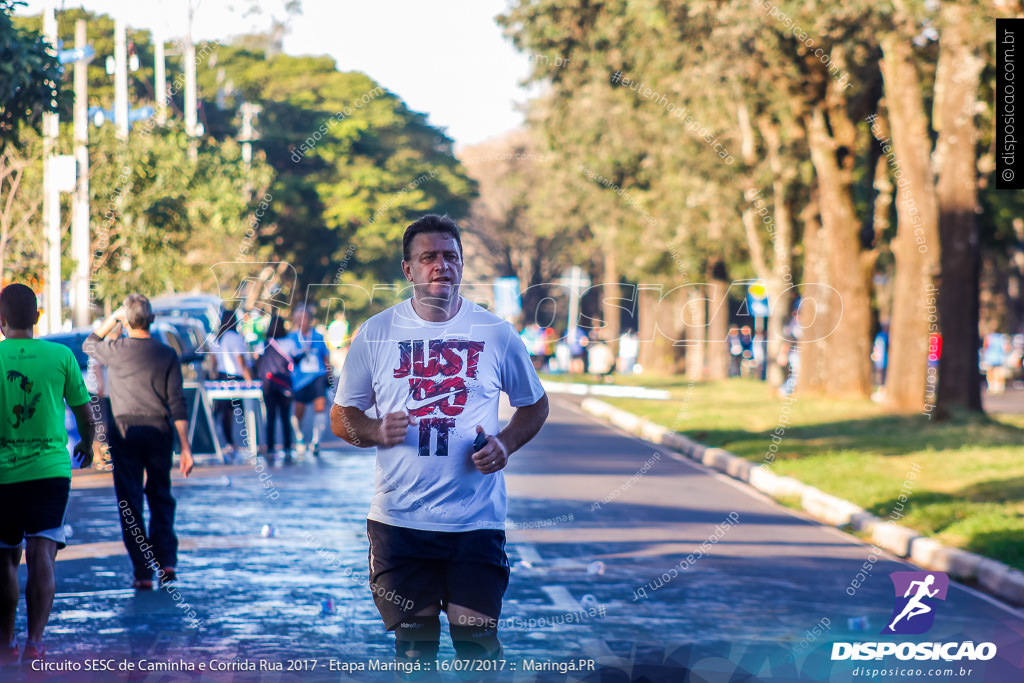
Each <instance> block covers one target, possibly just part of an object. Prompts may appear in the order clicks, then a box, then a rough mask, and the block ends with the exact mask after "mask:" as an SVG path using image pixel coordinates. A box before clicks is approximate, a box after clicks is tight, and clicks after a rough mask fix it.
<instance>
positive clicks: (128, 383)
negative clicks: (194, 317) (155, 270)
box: [82, 294, 192, 590]
mask: <svg viewBox="0 0 1024 683" xmlns="http://www.w3.org/2000/svg"><path fill="white" fill-rule="evenodd" d="M152 324H153V308H152V307H151V306H150V304H149V299H147V298H146V297H144V296H142V295H141V294H130V295H128V298H127V299H125V302H124V306H123V307H122V308H119V309H117V310H116V311H114V314H113V315H112V316H110V318H108V319H107V320H105V321H104V322H103V324H101V325H100V327H99V329H97V330H96V331H95V332H93V333H92V334H90V335H89V336H88V337H86V339H85V343H84V344H82V350H84V351H85V352H86V354H88V355H89V356H90V357H91V358H94V359H95V360H96V362H97V363H99V364H101V365H106V366H107V368H108V369H109V377H110V405H111V408H112V412H113V415H114V425H113V428H112V429H111V430H110V432H111V434H110V457H111V461H112V462H113V463H114V493H115V494H117V505H118V512H119V513H120V514H119V515H118V517H119V518H120V520H121V537H122V539H123V540H124V546H125V549H127V551H128V557H129V558H131V561H132V567H133V571H134V576H135V578H134V581H133V582H132V586H133V587H134V588H136V589H138V590H152V589H153V571H154V570H156V572H157V575H158V577H159V580H160V583H167V582H169V581H173V580H175V579H176V578H177V563H178V537H177V536H176V535H175V534H174V508H175V501H174V496H173V495H171V466H172V464H173V458H174V436H173V434H172V432H171V424H172V423H173V425H174V427H173V428H174V429H175V430H177V432H178V441H179V442H180V443H181V473H182V474H183V475H184V476H186V477H187V476H188V475H189V472H191V471H192V449H191V447H190V445H189V441H188V412H187V411H186V407H185V392H184V389H183V387H182V379H181V360H180V359H179V358H178V354H177V353H175V352H174V349H172V348H170V347H169V346H165V345H164V344H161V343H160V342H159V341H157V340H156V339H153V337H152V336H151V335H150V334H149V326H150V325H152ZM121 325H123V326H124V327H126V328H127V330H128V336H127V337H121V331H120V326H121ZM108 336H109V337H111V338H110V339H106V337H108ZM143 484H145V485H143ZM143 494H145V497H146V500H147V501H148V502H149V530H148V532H147V531H146V527H145V517H144V516H143V514H142V511H143V508H142V505H143V502H142V499H143Z"/></svg>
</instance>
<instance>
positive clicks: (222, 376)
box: [213, 372, 245, 448]
mask: <svg viewBox="0 0 1024 683" xmlns="http://www.w3.org/2000/svg"><path fill="white" fill-rule="evenodd" d="M217 379H218V380H220V381H222V382H227V381H230V380H235V381H239V382H242V381H245V378H244V377H239V376H238V375H229V374H227V373H226V372H221V373H218V374H217ZM239 405H241V401H239ZM213 410H214V412H216V413H217V415H218V416H219V417H220V426H221V428H222V429H223V430H224V440H225V441H226V442H227V444H228V445H229V446H231V447H232V448H234V446H235V402H234V401H227V400H223V399H220V400H218V401H217V405H216V406H214V409H213Z"/></svg>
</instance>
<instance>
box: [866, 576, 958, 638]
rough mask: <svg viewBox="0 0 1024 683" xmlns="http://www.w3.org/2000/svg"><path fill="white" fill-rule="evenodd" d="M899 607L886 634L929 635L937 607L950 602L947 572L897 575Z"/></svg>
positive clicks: (893, 610)
mask: <svg viewBox="0 0 1024 683" xmlns="http://www.w3.org/2000/svg"><path fill="white" fill-rule="evenodd" d="M889 578H890V579H891V580H892V584H893V588H894V589H895V591H896V604H895V606H894V607H893V609H892V616H891V617H890V618H889V625H888V626H886V627H885V628H884V629H882V634H883V635H889V634H891V633H899V634H901V635H917V634H921V633H927V632H928V629H930V628H931V627H932V625H933V624H934V623H935V607H936V606H937V605H938V601H939V600H945V599H946V591H947V590H949V577H948V576H946V574H945V573H943V572H893V573H892V574H889Z"/></svg>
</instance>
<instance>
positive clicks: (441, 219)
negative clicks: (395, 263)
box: [402, 213, 462, 261]
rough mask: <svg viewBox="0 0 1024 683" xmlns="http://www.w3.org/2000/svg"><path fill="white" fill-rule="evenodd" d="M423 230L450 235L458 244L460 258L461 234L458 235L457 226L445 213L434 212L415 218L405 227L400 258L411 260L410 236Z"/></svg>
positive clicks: (423, 231)
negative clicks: (442, 214)
mask: <svg viewBox="0 0 1024 683" xmlns="http://www.w3.org/2000/svg"><path fill="white" fill-rule="evenodd" d="M425 232H439V233H441V234H444V235H450V236H451V237H452V238H453V239H454V240H455V242H456V243H457V244H458V245H459V258H460V259H461V258H462V236H461V235H459V226H458V224H456V223H455V221H453V220H452V219H451V218H449V217H448V216H447V215H445V216H440V215H438V214H436V213H429V214H427V215H426V216H423V217H421V218H417V219H416V220H415V221H413V222H412V223H410V224H409V227H407V228H406V229H405V235H404V236H403V237H402V258H403V259H405V260H406V261H410V260H412V253H411V252H410V249H411V248H412V238H413V237H415V236H416V235H419V234H421V233H425Z"/></svg>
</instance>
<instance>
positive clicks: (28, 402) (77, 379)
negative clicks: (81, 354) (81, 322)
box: [0, 284, 93, 678]
mask: <svg viewBox="0 0 1024 683" xmlns="http://www.w3.org/2000/svg"><path fill="white" fill-rule="evenodd" d="M38 320H39V311H38V309H37V308H36V295H35V292H33V291H32V290H31V289H29V288H28V287H26V286H25V285H22V284H11V285H8V286H6V287H4V289H3V291H2V292H0V331H2V332H3V334H4V337H5V339H4V340H3V341H0V411H2V413H3V414H2V415H0V667H5V666H9V665H12V664H14V663H15V662H17V661H18V655H19V651H18V642H17V639H16V638H15V636H14V620H15V616H16V613H17V609H18V565H19V564H21V546H22V543H23V542H24V544H25V561H26V563H27V564H28V582H27V583H26V585H25V606H26V607H27V608H28V640H27V641H26V643H25V651H24V652H23V653H21V660H22V666H25V665H26V664H28V665H29V666H31V665H30V662H32V661H33V660H42V659H45V654H46V650H45V648H44V647H43V629H44V628H45V627H46V622H47V621H49V619H50V609H51V607H52V606H53V595H54V591H55V590H56V581H55V579H54V561H55V559H56V557H57V551H58V550H60V549H61V548H64V547H65V545H66V544H65V540H66V539H65V535H64V523H65V515H66V514H67V507H68V497H69V494H70V491H71V462H70V459H69V458H68V451H67V444H68V433H67V430H66V429H65V428H64V401H65V400H67V402H68V405H69V406H71V412H72V413H74V415H75V422H76V423H77V424H78V433H79V434H80V435H81V437H82V439H81V441H79V442H78V444H76V445H75V456H76V458H77V459H78V462H77V464H78V465H79V466H80V467H88V466H89V464H90V463H91V462H92V439H93V429H92V422H91V421H90V420H89V411H88V407H89V392H88V391H87V390H86V388H85V382H84V381H83V380H82V372H81V369H80V368H79V366H78V361H77V360H75V356H74V354H73V353H72V352H71V349H69V348H68V347H66V346H63V345H61V344H55V343H53V342H48V341H45V340H42V339H33V338H32V328H33V326H34V325H35V324H36V321H38ZM2 677H3V676H2V675H0V678H2Z"/></svg>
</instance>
